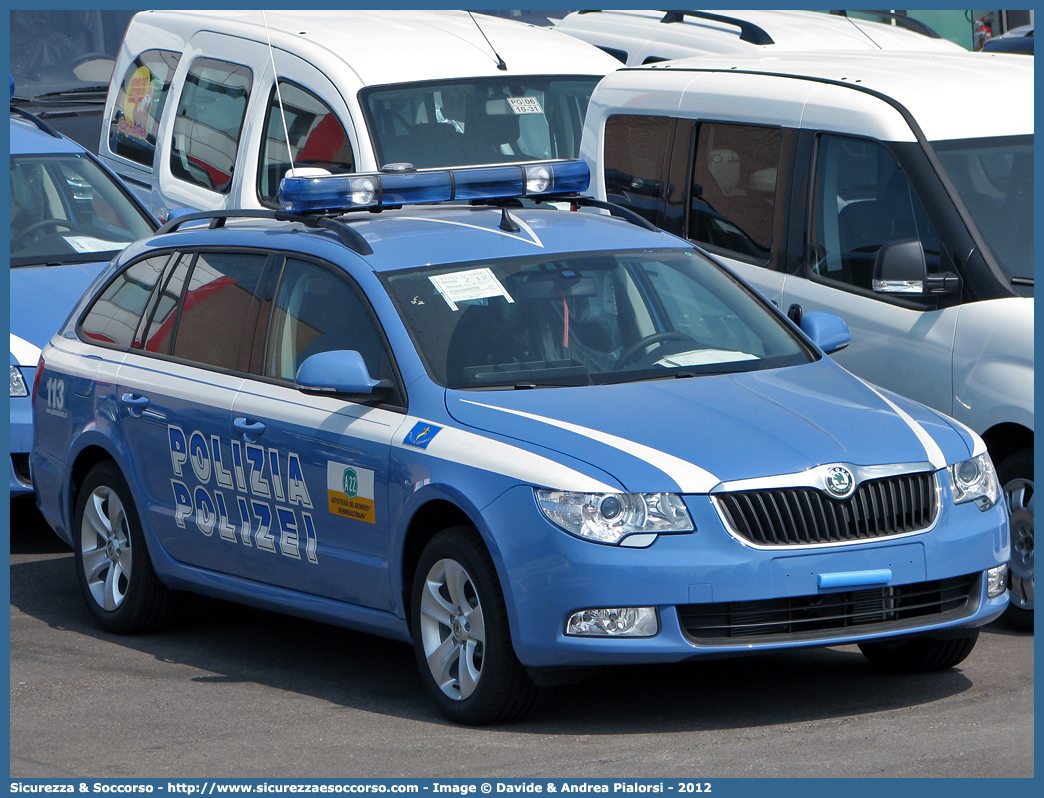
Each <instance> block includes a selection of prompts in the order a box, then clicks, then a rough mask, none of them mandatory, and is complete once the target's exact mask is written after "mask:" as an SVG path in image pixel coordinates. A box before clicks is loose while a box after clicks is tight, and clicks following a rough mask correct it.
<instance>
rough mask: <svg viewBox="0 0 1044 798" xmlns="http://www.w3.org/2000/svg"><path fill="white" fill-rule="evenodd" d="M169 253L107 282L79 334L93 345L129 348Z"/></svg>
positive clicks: (125, 271)
mask: <svg viewBox="0 0 1044 798" xmlns="http://www.w3.org/2000/svg"><path fill="white" fill-rule="evenodd" d="M169 259H170V253H164V254H162V255H154V256H153V257H151V258H145V259H144V260H139V261H138V262H137V263H134V264H132V265H131V266H129V267H128V268H126V269H124V270H123V271H122V272H121V273H120V275H119V276H118V277H116V279H114V280H113V281H112V282H111V283H109V286H108V288H106V289H105V290H104V291H103V292H102V294H101V296H99V297H98V299H97V300H95V302H94V305H93V306H92V307H91V309H90V310H89V311H88V312H87V315H86V316H84V318H83V321H82V322H80V335H81V336H82V337H83V338H85V339H86V340H89V341H91V342H93V343H100V344H105V345H108V346H115V347H118V348H120V349H129V348H130V346H131V344H132V343H133V341H134V333H135V331H136V330H137V329H138V322H139V321H140V320H141V315H142V313H144V312H145V307H146V305H148V302H149V297H150V296H151V295H152V291H153V289H154V288H155V287H156V283H157V281H158V280H159V278H160V275H161V274H163V267H164V266H165V265H166V263H167V261H168V260H169Z"/></svg>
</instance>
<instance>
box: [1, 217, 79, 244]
mask: <svg viewBox="0 0 1044 798" xmlns="http://www.w3.org/2000/svg"><path fill="white" fill-rule="evenodd" d="M49 227H53V228H55V229H56V230H57V229H58V228H59V227H65V228H67V229H69V230H75V229H76V225H74V224H73V223H72V222H66V221H63V220H61V219H41V220H40V221H38V222H33V223H32V224H31V225H29V226H28V227H26V228H25V229H24V230H22V231H21V232H20V233H18V234H17V235H16V236H15V237H14V238H12V239H11V249H12V250H14V249H17V248H18V245H19V244H21V243H22V242H23V241H24V240H25V239H27V238H28V237H29V236H31V235H32V234H33V233H38V232H39V231H41V230H46V229H47V228H49Z"/></svg>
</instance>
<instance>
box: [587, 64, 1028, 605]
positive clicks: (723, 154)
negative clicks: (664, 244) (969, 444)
mask: <svg viewBox="0 0 1044 798" xmlns="http://www.w3.org/2000/svg"><path fill="white" fill-rule="evenodd" d="M981 97H989V98H990V100H989V104H988V107H987V108H976V107H974V103H972V102H971V101H970V99H971V98H981ZM582 152H583V156H584V158H585V159H587V160H588V162H589V163H590V165H591V173H592V193H593V195H594V196H595V197H597V198H600V199H608V200H609V201H611V202H615V203H617V204H620V205H623V206H625V207H628V208H630V209H631V210H633V211H636V212H637V213H639V214H641V215H642V216H644V217H645V218H646V219H647V220H649V221H650V222H652V223H653V224H655V225H657V226H659V227H661V228H664V229H666V230H668V231H670V232H673V233H676V234H677V235H681V236H683V237H686V238H688V239H689V240H691V241H692V242H694V243H695V244H698V245H699V246H701V247H703V248H704V249H706V250H708V251H710V252H712V253H714V254H716V255H717V256H718V257H719V258H721V259H722V260H723V261H725V262H726V263H727V264H728V265H729V266H731V267H732V268H733V269H734V270H735V271H736V272H737V273H738V274H740V275H741V276H742V277H743V278H745V279H746V280H747V281H748V282H750V283H751V284H753V285H754V286H755V287H756V288H758V290H760V291H761V292H762V293H763V294H764V295H765V296H766V297H768V298H769V299H771V300H772V301H773V302H775V303H776V304H777V306H778V307H780V308H782V309H783V310H785V311H787V312H788V315H790V317H791V318H792V319H793V320H795V321H799V320H800V317H801V314H802V313H807V312H809V311H816V310H830V311H834V312H835V313H837V314H839V315H840V316H841V317H842V318H844V319H845V321H846V322H847V323H848V326H849V328H850V329H851V332H852V341H851V344H850V345H849V346H848V348H847V349H845V350H843V351H841V352H838V353H837V354H836V355H835V358H836V360H837V361H838V362H839V363H841V364H842V365H843V366H845V367H846V368H847V369H849V370H850V371H852V372H854V373H855V374H857V375H859V376H860V377H863V378H864V379H866V380H867V381H869V382H872V383H876V384H877V385H880V386H883V387H885V388H887V389H890V390H893V391H895V392H897V393H899V394H903V395H905V396H908V397H910V398H913V399H916V400H918V401H920V402H922V403H924V404H926V405H928V406H930V407H933V408H935V409H936V410H939V411H941V412H943V413H945V414H947V415H950V416H953V417H955V418H957V419H958V420H960V421H962V422H963V423H964V424H966V425H967V426H969V427H971V428H972V429H974V430H975V431H976V432H977V433H979V434H980V435H981V436H982V437H983V438H984V439H985V441H986V443H987V446H988V447H989V450H990V453H991V455H992V457H993V459H994V461H995V463H996V464H997V467H998V471H999V474H1000V476H1001V480H1002V482H1003V484H1004V486H1005V489H1006V493H1007V496H1008V501H1009V506H1010V507H1011V511H1012V538H1013V539H1012V557H1013V559H1012V564H1011V571H1012V577H1011V593H1012V605H1013V609H1012V610H1010V612H1011V613H1012V614H1013V617H1015V618H1016V619H1017V620H1021V622H1023V623H1024V624H1027V625H1028V624H1031V623H1032V609H1033V218H1034V217H1033V64H1032V59H1028V58H1021V57H1019V56H1013V55H996V56H994V55H985V54H973V53H964V54H960V55H953V56H950V55H937V54H923V53H922V54H914V53H897V52H879V53H865V54H855V53H837V54H835V53H816V54H808V55H798V54H788V55H785V56H782V57H768V56H762V57H743V56H732V57H725V58H720V59H719V58H711V57H703V58H691V59H684V60H679V61H672V62H668V63H664V64H657V65H653V66H649V67H638V68H631V69H623V70H620V71H618V72H616V73H614V74H612V75H609V76H608V77H606V78H605V80H603V81H602V83H600V84H599V86H598V88H597V89H596V90H595V92H594V95H593V96H592V98H591V106H590V108H589V110H588V114H587V124H586V128H585V131H584V140H583V145H582Z"/></svg>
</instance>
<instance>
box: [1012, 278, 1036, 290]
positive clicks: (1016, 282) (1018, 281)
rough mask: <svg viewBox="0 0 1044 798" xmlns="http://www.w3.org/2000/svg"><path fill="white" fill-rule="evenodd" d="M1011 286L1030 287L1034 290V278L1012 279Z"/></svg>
mask: <svg viewBox="0 0 1044 798" xmlns="http://www.w3.org/2000/svg"><path fill="white" fill-rule="evenodd" d="M1011 284H1012V285H1028V286H1029V287H1030V288H1032V287H1033V278H1032V277H1012V278H1011Z"/></svg>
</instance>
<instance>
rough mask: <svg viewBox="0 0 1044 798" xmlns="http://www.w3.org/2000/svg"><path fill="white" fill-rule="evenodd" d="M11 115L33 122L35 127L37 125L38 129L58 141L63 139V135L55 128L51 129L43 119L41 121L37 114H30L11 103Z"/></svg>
mask: <svg viewBox="0 0 1044 798" xmlns="http://www.w3.org/2000/svg"><path fill="white" fill-rule="evenodd" d="M11 113H12V114H16V115H17V116H20V117H22V118H23V119H28V120H29V121H30V122H32V123H33V124H34V125H36V126H37V127H38V128H40V130H42V131H43V132H44V133H47V134H48V135H51V136H54V137H55V138H56V139H60V138H62V134H61V133H59V132H58V131H57V130H55V129H54V128H53V127H51V126H50V125H49V124H47V123H46V122H44V121H43V120H42V119H40V117H38V116H36V115H35V114H31V113H29V112H28V111H26V110H25V109H24V108H19V107H18V106H17V105H15V104H14V103H11Z"/></svg>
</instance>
